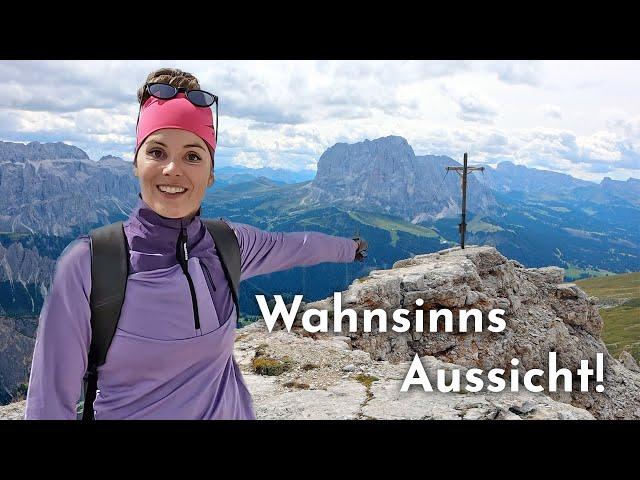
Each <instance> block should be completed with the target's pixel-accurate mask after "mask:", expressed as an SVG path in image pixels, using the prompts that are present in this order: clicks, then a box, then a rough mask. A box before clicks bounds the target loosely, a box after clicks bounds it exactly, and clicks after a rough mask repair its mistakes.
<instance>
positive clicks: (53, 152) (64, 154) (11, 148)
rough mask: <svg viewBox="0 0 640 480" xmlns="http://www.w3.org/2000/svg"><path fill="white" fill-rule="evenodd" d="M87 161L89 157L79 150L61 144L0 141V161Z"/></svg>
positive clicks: (72, 146)
mask: <svg viewBox="0 0 640 480" xmlns="http://www.w3.org/2000/svg"><path fill="white" fill-rule="evenodd" d="M59 159H75V160H89V156H88V155H87V154H86V153H85V152H84V151H83V150H81V149H80V148H78V147H76V146H74V145H68V144H66V143H63V142H55V143H40V142H35V141H34V142H29V143H27V144H26V145H25V144H24V143H17V142H2V141H0V160H5V161H7V160H8V161H10V162H25V161H27V160H31V161H38V160H59Z"/></svg>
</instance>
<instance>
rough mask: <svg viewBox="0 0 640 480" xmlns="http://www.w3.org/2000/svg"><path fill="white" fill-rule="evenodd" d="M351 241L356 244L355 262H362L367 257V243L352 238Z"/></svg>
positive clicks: (363, 240)
mask: <svg viewBox="0 0 640 480" xmlns="http://www.w3.org/2000/svg"><path fill="white" fill-rule="evenodd" d="M353 240H354V241H355V242H356V243H357V244H358V248H357V249H356V257H355V258H354V260H355V261H358V262H363V261H364V259H365V258H366V256H367V249H368V248H369V242H367V241H366V240H365V239H364V238H360V237H354V238H353Z"/></svg>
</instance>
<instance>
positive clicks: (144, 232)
mask: <svg viewBox="0 0 640 480" xmlns="http://www.w3.org/2000/svg"><path fill="white" fill-rule="evenodd" d="M200 213H201V208H199V209H198V211H197V212H196V213H195V215H194V216H193V217H191V218H188V219H187V218H168V217H163V216H162V215H160V214H158V213H157V212H156V211H155V210H153V209H152V208H151V207H150V206H149V205H148V204H147V203H146V202H145V201H144V200H143V199H142V196H141V195H140V194H138V202H137V204H136V206H135V208H134V209H133V211H132V212H131V214H130V216H129V222H128V223H129V226H130V227H132V231H131V238H130V241H131V248H132V249H133V250H137V251H140V252H154V251H155V252H158V253H170V252H175V249H176V242H177V239H178V235H179V234H180V231H181V230H182V229H183V228H184V229H185V231H186V233H187V237H188V240H187V246H188V247H189V248H191V247H192V246H193V245H195V244H196V243H197V242H198V241H199V240H201V239H202V236H203V234H204V230H206V227H204V224H203V223H202V221H201V219H200Z"/></svg>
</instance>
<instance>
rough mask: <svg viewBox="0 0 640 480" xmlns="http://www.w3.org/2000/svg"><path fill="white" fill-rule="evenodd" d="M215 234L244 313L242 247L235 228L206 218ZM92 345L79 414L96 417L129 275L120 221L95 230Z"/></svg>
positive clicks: (235, 301) (90, 301)
mask: <svg viewBox="0 0 640 480" xmlns="http://www.w3.org/2000/svg"><path fill="white" fill-rule="evenodd" d="M202 222H203V223H204V224H205V225H206V227H207V230H208V231H209V233H210V234H211V236H212V237H213V241H214V243H215V246H216V249H217V251H218V255H219V256H220V262H221V263H222V269H223V270H224V274H225V277H226V278H227V281H228V282H229V286H230V287H231V294H232V295H233V301H234V303H235V306H236V312H237V314H238V318H239V317H240V302H239V298H238V292H239V291H238V288H239V285H240V247H239V245H238V240H237V238H236V235H235V233H234V232H233V230H232V229H231V228H230V227H229V226H228V225H227V224H226V223H225V222H224V221H222V220H209V219H202ZM89 237H90V238H91V242H90V245H91V296H90V299H89V304H90V306H91V346H90V348H89V356H88V367H87V372H86V374H85V376H84V379H83V393H82V395H83V397H84V402H83V401H82V399H81V400H80V402H79V403H78V407H80V406H81V405H82V410H81V411H80V409H79V408H78V418H82V420H93V402H94V400H95V398H96V390H97V388H98V373H97V368H98V367H99V366H100V365H102V364H103V363H104V362H105V359H106V357H107V351H108V350H109V347H110V346H111V341H112V340H113V336H114V335H115V332H116V327H117V326H118V320H119V318H120V311H121V309H122V304H123V303H124V293H125V287H126V285H127V277H128V275H129V245H128V243H127V238H126V236H125V233H124V229H123V223H122V222H116V223H112V224H109V225H105V226H103V227H99V228H96V229H94V230H91V232H90V233H89Z"/></svg>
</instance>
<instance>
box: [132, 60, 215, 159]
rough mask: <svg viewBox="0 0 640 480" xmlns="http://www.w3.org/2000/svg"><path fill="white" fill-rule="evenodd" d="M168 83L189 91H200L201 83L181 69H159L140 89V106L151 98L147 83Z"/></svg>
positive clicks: (148, 77) (152, 73)
mask: <svg viewBox="0 0 640 480" xmlns="http://www.w3.org/2000/svg"><path fill="white" fill-rule="evenodd" d="M155 82H158V83H168V84H169V85H173V86H174V87H186V88H188V89H200V82H199V81H198V79H197V78H196V76H195V75H193V74H191V73H189V72H185V71H183V70H180V69H179V68H159V69H158V70H154V71H153V72H151V73H150V74H149V75H147V79H146V80H145V82H144V83H143V84H142V85H140V88H138V93H137V96H138V104H139V105H140V106H142V105H143V104H144V102H146V101H147V99H148V98H149V92H147V91H146V89H145V88H144V86H145V85H146V84H147V83H155ZM136 160H137V155H136V157H134V159H133V164H134V165H136ZM211 166H212V168H213V158H211Z"/></svg>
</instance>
